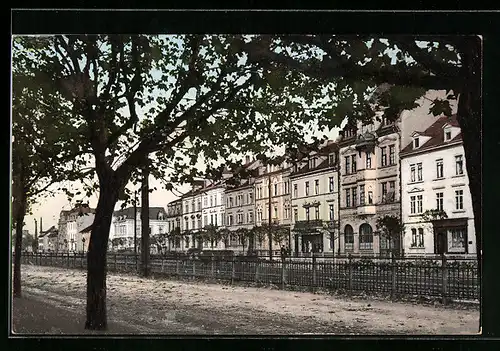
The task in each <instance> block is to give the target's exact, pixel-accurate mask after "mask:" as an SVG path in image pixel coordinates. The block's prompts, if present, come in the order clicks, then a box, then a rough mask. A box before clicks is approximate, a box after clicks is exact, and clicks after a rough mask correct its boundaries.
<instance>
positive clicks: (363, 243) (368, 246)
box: [359, 223, 373, 250]
mask: <svg viewBox="0 0 500 351" xmlns="http://www.w3.org/2000/svg"><path fill="white" fill-rule="evenodd" d="M359 249H360V250H372V249H373V230H372V227H371V226H370V225H369V224H368V223H363V224H361V226H360V227H359Z"/></svg>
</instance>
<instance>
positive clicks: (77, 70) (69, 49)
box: [56, 35, 81, 74]
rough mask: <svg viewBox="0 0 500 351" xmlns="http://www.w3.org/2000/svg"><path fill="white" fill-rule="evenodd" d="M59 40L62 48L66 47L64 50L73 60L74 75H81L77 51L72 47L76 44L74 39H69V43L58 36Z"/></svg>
mask: <svg viewBox="0 0 500 351" xmlns="http://www.w3.org/2000/svg"><path fill="white" fill-rule="evenodd" d="M56 38H57V40H59V42H60V43H61V46H62V47H64V50H66V52H67V53H68V56H69V58H70V59H71V62H72V63H73V71H72V73H73V74H77V73H81V70H80V65H79V64H78V58H77V57H76V53H75V50H73V48H72V47H71V46H72V45H73V43H74V39H71V37H69V38H68V42H67V43H66V41H65V40H64V36H62V35H58V36H57V37H56Z"/></svg>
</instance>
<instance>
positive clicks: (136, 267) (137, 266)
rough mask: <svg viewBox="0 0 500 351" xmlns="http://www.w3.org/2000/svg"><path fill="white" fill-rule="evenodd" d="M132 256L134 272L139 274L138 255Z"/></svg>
mask: <svg viewBox="0 0 500 351" xmlns="http://www.w3.org/2000/svg"><path fill="white" fill-rule="evenodd" d="M134 256H135V271H136V273H139V255H138V254H134Z"/></svg>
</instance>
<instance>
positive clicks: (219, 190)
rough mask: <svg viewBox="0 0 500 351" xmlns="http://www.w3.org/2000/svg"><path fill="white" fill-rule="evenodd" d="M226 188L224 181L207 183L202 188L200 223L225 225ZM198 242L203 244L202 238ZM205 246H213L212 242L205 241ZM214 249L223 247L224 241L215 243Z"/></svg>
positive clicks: (204, 224) (216, 225)
mask: <svg viewBox="0 0 500 351" xmlns="http://www.w3.org/2000/svg"><path fill="white" fill-rule="evenodd" d="M224 190H225V185H224V182H223V181H220V182H216V183H209V182H208V181H207V182H206V183H205V187H204V188H203V189H201V190H200V193H201V201H202V205H201V212H202V213H201V215H202V219H201V218H200V224H202V225H203V227H206V226H207V225H213V226H215V227H223V226H224V212H225V206H224ZM198 244H201V240H198ZM203 248H212V243H211V242H208V241H206V240H205V241H203ZM213 248H214V249H223V248H224V243H223V241H222V240H221V241H219V242H216V243H214V245H213Z"/></svg>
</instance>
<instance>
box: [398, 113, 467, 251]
mask: <svg viewBox="0 0 500 351" xmlns="http://www.w3.org/2000/svg"><path fill="white" fill-rule="evenodd" d="M401 180H402V197H403V198H402V200H403V201H402V219H403V221H404V224H405V234H404V238H403V242H404V249H405V253H406V254H411V255H413V254H429V253H436V254H437V253H456V254H466V253H475V252H476V245H475V240H476V235H475V231H474V215H473V211H472V201H471V195H470V191H469V186H468V185H469V179H468V176H467V171H466V168H465V153H464V148H463V145H462V135H461V132H460V127H459V126H458V123H457V121H456V117H455V116H453V117H452V118H448V117H440V118H439V119H437V120H436V121H435V123H434V124H432V125H431V126H430V127H429V128H427V129H424V130H422V129H416V130H414V131H413V133H412V141H411V142H410V143H409V144H408V145H407V146H406V147H405V148H404V149H403V150H402V152H401ZM431 210H434V211H433V212H434V213H430V212H429V211H431ZM441 211H443V212H444V213H445V214H446V216H443V213H442V212H441ZM443 217H447V218H443Z"/></svg>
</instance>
